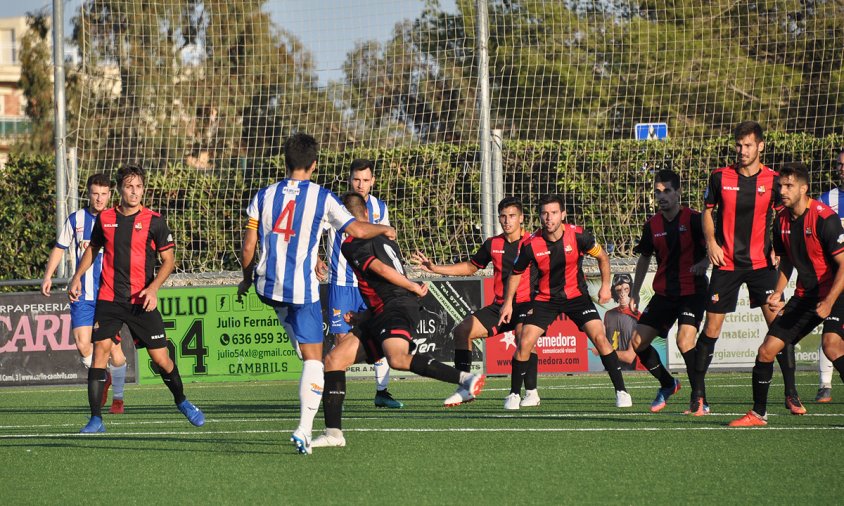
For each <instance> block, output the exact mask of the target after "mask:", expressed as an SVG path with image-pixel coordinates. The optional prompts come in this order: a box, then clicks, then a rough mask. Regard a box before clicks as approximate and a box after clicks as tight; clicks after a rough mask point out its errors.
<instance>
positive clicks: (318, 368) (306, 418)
mask: <svg viewBox="0 0 844 506" xmlns="http://www.w3.org/2000/svg"><path fill="white" fill-rule="evenodd" d="M324 385H325V377H324V376H323V365H322V362H320V361H319V360H305V363H304V364H302V377H301V378H300V379H299V429H300V430H301V431H302V432H304V433H305V434H306V435H307V436H308V437H310V436H311V432H312V431H313V428H314V418H315V417H316V414H317V411H318V410H319V403H320V402H321V401H322V387H323V386H324Z"/></svg>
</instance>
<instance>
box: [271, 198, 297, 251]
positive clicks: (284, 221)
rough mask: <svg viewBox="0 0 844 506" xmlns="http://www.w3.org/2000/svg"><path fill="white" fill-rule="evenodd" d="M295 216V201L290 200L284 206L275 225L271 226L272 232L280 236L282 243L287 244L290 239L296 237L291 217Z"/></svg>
mask: <svg viewBox="0 0 844 506" xmlns="http://www.w3.org/2000/svg"><path fill="white" fill-rule="evenodd" d="M295 215H296V201H295V200H291V201H290V202H288V203H287V205H285V206H284V209H283V210H282V211H281V214H280V215H279V217H278V220H276V222H275V225H273V232H275V233H276V234H281V238H282V239H283V240H284V242H289V241H290V238H291V237H293V236H294V235H296V231H295V230H293V217H294V216H295Z"/></svg>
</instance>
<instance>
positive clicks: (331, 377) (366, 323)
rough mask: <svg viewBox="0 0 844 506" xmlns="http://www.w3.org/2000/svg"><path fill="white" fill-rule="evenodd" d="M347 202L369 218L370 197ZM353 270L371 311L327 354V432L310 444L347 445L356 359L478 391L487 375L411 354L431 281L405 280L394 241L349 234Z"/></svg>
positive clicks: (346, 250)
mask: <svg viewBox="0 0 844 506" xmlns="http://www.w3.org/2000/svg"><path fill="white" fill-rule="evenodd" d="M343 205H344V206H346V209H347V210H348V211H349V212H350V213H351V214H352V215H353V216H354V217H355V218H357V219H360V220H363V221H365V222H368V220H369V216H368V212H367V208H366V201H365V200H364V198H363V196H361V195H360V194H358V193H354V192H350V193H347V194H346V195H344V196H343ZM341 251H342V253H343V256H344V257H345V258H346V260H348V262H349V265H351V266H352V269H354V271H355V276H356V277H357V280H358V289H359V290H360V293H361V296H362V297H363V300H364V302H365V303H366V305H367V307H368V310H367V313H369V315H368V317H366V318H365V319H364V320H363V321H362V322H360V323H358V324H357V326H356V327H355V328H354V329H352V331H351V332H350V333H347V334H346V335H345V336H341V337H339V338H338V340H337V342H336V344H335V346H334V348H332V350H331V351H330V352H329V353H328V355H327V356H326V357H325V387H324V393H323V398H322V402H323V410H324V413H325V427H326V431H325V433H324V434H322V435H321V436H319V437H317V438H316V439H314V440H313V441H312V442H311V447H312V448H320V447H329V446H346V440H345V439H344V437H343V432H342V429H341V416H342V411H343V401H344V399H345V397H346V368H347V367H349V366H350V365H352V364H354V363H355V362H356V361H362V360H364V359H366V360H367V361H368V362H369V363H373V362H375V361H376V360H380V359H381V358H383V357H386V358H387V362H388V363H389V364H390V368H392V369H396V370H399V371H412V372H414V373H416V374H418V375H420V376H425V377H427V378H434V379H438V380H440V381H444V382H448V383H454V384H457V385H460V386H462V387H463V388H465V389H466V390H468V391H469V392H470V393H471V394H472V395H478V394H479V393H480V391H481V389H482V388H483V385H484V381H485V377H484V376H483V375H474V374H470V373H468V372H464V371H459V370H457V369H455V368H453V367H451V366H448V365H445V364H443V363H441V362H439V361H437V360H436V359H434V357H432V356H431V355H430V354H428V353H416V354H413V355H411V352H412V351H413V349H414V348H416V345H415V343H414V342H413V336H414V334H415V332H416V327H417V325H418V324H419V309H420V305H419V297H424V296H425V295H426V294H427V293H428V287H427V285H424V284H422V285H420V284H419V283H414V282H413V281H411V280H409V279H407V276H405V273H404V265H403V261H402V255H401V251H400V250H399V246H398V244H396V243H395V241H393V240H390V239H387V238H386V237H383V236H379V237H376V238H373V239H354V238H351V237H349V238H347V239H346V240H345V241H343V246H342V248H341Z"/></svg>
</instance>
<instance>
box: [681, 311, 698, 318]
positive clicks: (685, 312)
mask: <svg viewBox="0 0 844 506" xmlns="http://www.w3.org/2000/svg"><path fill="white" fill-rule="evenodd" d="M681 314H682V315H683V316H689V317H691V318H694V317H695V314H694V313H690V312H688V311H683V312H682V313H681Z"/></svg>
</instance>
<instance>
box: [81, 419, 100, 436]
mask: <svg viewBox="0 0 844 506" xmlns="http://www.w3.org/2000/svg"><path fill="white" fill-rule="evenodd" d="M100 432H105V425H104V424H103V419H102V417H99V416H92V417H91V419H90V420H88V424H87V425H86V426H84V427H82V430H80V431H79V433H80V434H97V433H100Z"/></svg>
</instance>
